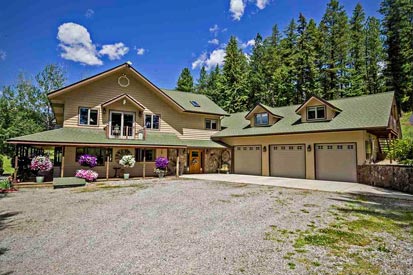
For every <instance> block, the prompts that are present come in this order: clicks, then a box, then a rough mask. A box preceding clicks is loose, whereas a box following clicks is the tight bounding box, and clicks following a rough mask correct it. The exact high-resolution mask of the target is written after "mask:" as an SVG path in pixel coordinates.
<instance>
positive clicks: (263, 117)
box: [255, 113, 268, 125]
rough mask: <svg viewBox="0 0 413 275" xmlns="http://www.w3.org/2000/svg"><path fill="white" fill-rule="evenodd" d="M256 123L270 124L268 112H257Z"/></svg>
mask: <svg viewBox="0 0 413 275" xmlns="http://www.w3.org/2000/svg"><path fill="white" fill-rule="evenodd" d="M255 125H268V113H261V114H256V115H255Z"/></svg>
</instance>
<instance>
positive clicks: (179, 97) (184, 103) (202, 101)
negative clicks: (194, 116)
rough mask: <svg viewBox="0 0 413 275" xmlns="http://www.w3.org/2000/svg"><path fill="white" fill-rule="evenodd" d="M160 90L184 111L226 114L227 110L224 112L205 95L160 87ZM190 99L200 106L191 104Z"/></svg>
mask: <svg viewBox="0 0 413 275" xmlns="http://www.w3.org/2000/svg"><path fill="white" fill-rule="evenodd" d="M162 91H163V92H164V93H165V94H166V95H167V96H169V97H170V98H172V100H174V101H175V102H176V103H178V104H179V105H180V106H181V107H182V108H184V109H185V111H188V112H195V113H207V114H214V115H221V116H227V115H228V113H227V112H225V111H224V110H223V109H222V108H221V107H219V106H218V105H217V104H215V102H213V101H212V100H210V99H209V98H208V97H207V96H205V95H201V94H195V93H188V92H180V91H173V90H166V89H162ZM191 101H196V102H197V103H198V104H199V105H200V107H195V106H193V105H192V103H191Z"/></svg>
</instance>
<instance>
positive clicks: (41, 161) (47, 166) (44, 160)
mask: <svg viewBox="0 0 413 275" xmlns="http://www.w3.org/2000/svg"><path fill="white" fill-rule="evenodd" d="M52 168H53V164H52V162H51V161H50V159H49V158H48V157H45V156H36V157H34V158H33V159H32V162H31V163H30V169H31V170H33V171H37V172H46V171H50V170H52Z"/></svg>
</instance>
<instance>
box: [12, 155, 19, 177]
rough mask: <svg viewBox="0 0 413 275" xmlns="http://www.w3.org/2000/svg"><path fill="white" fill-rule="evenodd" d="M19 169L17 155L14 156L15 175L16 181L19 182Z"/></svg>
mask: <svg viewBox="0 0 413 275" xmlns="http://www.w3.org/2000/svg"><path fill="white" fill-rule="evenodd" d="M18 169H19V156H18V155H16V156H15V157H14V175H13V178H14V182H17V170H18Z"/></svg>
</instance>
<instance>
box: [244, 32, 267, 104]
mask: <svg viewBox="0 0 413 275" xmlns="http://www.w3.org/2000/svg"><path fill="white" fill-rule="evenodd" d="M264 53H265V49H264V45H263V40H262V36H261V35H260V34H257V36H256V37H255V44H254V47H253V48H252V54H251V57H250V62H249V67H250V68H249V75H248V80H249V83H250V87H249V97H248V108H249V109H252V108H253V107H254V106H255V105H257V104H258V103H260V102H261V100H262V98H264V97H265V92H266V90H267V87H266V83H265V76H264V71H265V67H264V65H265V64H264Z"/></svg>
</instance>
